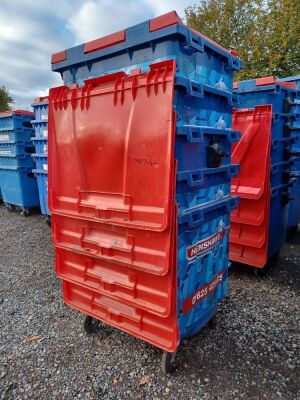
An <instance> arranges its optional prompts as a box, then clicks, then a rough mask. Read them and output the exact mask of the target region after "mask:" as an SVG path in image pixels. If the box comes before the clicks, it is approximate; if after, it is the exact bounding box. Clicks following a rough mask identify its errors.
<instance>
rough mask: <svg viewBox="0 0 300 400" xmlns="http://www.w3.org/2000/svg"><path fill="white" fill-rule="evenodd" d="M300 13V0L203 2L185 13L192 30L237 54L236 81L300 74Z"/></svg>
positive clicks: (223, 0) (219, 0) (203, 0)
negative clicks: (239, 69)
mask: <svg viewBox="0 0 300 400" xmlns="http://www.w3.org/2000/svg"><path fill="white" fill-rule="evenodd" d="M299 13H300V2H299V0H201V1H200V5H199V6H192V7H188V8H187V9H186V10H185V14H186V21H187V24H188V25H189V26H191V27H192V28H194V29H196V30H198V31H199V32H201V33H203V34H204V35H206V36H208V37H210V38H211V39H213V40H215V41H216V42H218V43H220V44H221V45H222V46H224V47H226V48H229V49H235V50H237V52H238V55H239V57H240V58H241V59H242V61H243V62H244V68H243V69H242V70H241V71H240V72H239V73H238V74H237V79H247V78H248V79H250V78H255V77H262V76H267V75H276V76H278V77H283V76H287V75H294V74H297V73H299V71H300V60H299V52H300V24H299V21H298V15H299Z"/></svg>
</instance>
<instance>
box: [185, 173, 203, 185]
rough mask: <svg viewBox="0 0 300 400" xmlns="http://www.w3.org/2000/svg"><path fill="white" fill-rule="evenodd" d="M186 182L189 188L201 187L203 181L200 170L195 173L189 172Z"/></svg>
mask: <svg viewBox="0 0 300 400" xmlns="http://www.w3.org/2000/svg"><path fill="white" fill-rule="evenodd" d="M187 180H188V184H189V185H190V186H197V185H201V184H202V183H203V181H204V174H203V172H202V171H201V170H200V171H197V172H189V173H188V177H187Z"/></svg>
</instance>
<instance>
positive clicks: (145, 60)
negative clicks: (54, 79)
mask: <svg viewBox="0 0 300 400" xmlns="http://www.w3.org/2000/svg"><path fill="white" fill-rule="evenodd" d="M172 14H173V15H172ZM153 21H154V20H153ZM153 24H154V25H153ZM153 24H152V25H153V26H152V28H151V22H150V21H145V22H143V23H140V24H138V25H135V26H132V27H130V28H127V29H126V30H124V31H121V32H118V33H115V34H112V35H108V36H107V37H105V38H101V39H97V40H95V41H92V42H89V43H85V44H82V45H79V46H76V47H73V48H70V49H67V50H65V51H63V52H60V53H57V54H54V55H53V56H52V70H53V71H55V72H59V73H60V74H61V75H62V78H63V81H64V83H65V85H68V86H69V85H71V84H73V83H82V82H83V81H84V80H85V79H87V78H93V77H97V76H101V75H104V74H106V73H108V72H110V73H112V72H115V71H124V72H126V73H127V72H128V71H129V70H132V69H134V68H135V67H136V68H141V69H142V71H145V70H149V65H150V64H152V63H154V62H159V61H163V60H166V59H170V58H174V59H176V65H177V75H178V76H179V77H181V76H183V77H186V78H188V79H189V80H191V81H195V82H199V83H203V84H208V85H209V86H211V87H219V88H220V89H222V90H227V91H231V88H232V83H233V80H232V78H233V74H232V70H239V69H240V68H241V62H240V60H239V59H238V58H236V55H235V54H234V53H230V52H229V51H228V50H226V49H224V48H222V47H221V46H220V45H218V44H217V43H215V42H213V41H212V40H210V39H208V38H206V37H205V36H204V35H201V34H199V33H198V32H194V31H192V30H191V29H188V28H187V27H186V26H184V25H183V24H182V21H180V19H179V18H178V16H177V15H176V13H169V16H168V22H165V21H163V20H162V19H161V20H159V19H157V21H156V22H155V21H154V22H153Z"/></svg>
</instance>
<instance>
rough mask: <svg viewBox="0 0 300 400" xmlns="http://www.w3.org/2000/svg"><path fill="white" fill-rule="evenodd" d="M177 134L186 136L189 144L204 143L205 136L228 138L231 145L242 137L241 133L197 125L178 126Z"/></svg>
mask: <svg viewBox="0 0 300 400" xmlns="http://www.w3.org/2000/svg"><path fill="white" fill-rule="evenodd" d="M176 134H177V135H184V136H186V137H187V140H188V142H189V143H203V142H204V136H205V135H206V136H211V135H218V136H226V140H228V142H229V143H233V142H237V141H238V140H239V139H240V137H241V133H240V132H239V131H232V130H231V129H219V128H213V127H210V126H206V127H203V126H196V125H183V126H177V130H176Z"/></svg>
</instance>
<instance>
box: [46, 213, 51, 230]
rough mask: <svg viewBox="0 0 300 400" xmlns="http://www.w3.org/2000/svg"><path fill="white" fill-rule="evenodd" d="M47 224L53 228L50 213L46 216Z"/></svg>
mask: <svg viewBox="0 0 300 400" xmlns="http://www.w3.org/2000/svg"><path fill="white" fill-rule="evenodd" d="M46 224H47V225H48V226H49V227H50V228H51V217H50V215H48V216H47V218H46Z"/></svg>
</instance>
